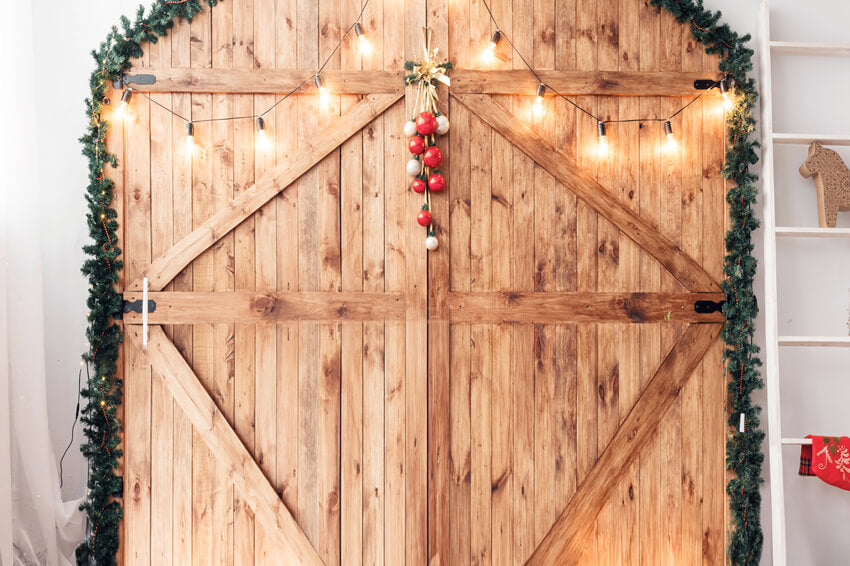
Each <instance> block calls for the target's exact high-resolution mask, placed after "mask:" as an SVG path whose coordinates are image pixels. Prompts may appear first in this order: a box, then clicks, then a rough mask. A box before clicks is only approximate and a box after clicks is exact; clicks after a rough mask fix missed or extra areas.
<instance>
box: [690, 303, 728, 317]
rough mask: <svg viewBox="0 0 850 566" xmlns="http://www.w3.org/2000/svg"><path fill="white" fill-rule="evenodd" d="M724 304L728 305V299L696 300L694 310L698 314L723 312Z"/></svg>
mask: <svg viewBox="0 0 850 566" xmlns="http://www.w3.org/2000/svg"><path fill="white" fill-rule="evenodd" d="M724 305H726V301H695V302H694V312H696V313H697V314H711V313H714V312H723V307H724Z"/></svg>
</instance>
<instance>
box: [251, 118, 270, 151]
mask: <svg viewBox="0 0 850 566" xmlns="http://www.w3.org/2000/svg"><path fill="white" fill-rule="evenodd" d="M254 122H255V123H256V125H257V147H258V148H259V149H261V150H267V149H270V148H271V146H272V141H271V138H270V137H269V135H268V134H267V133H266V123H265V122H264V121H263V118H262V117H261V116H257V119H256V120H255V121H254Z"/></svg>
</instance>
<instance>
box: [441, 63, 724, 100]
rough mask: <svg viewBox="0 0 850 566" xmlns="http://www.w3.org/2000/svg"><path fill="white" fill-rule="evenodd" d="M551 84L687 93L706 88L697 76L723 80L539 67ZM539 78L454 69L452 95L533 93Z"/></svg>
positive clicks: (602, 91) (582, 89) (564, 90)
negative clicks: (696, 83)
mask: <svg viewBox="0 0 850 566" xmlns="http://www.w3.org/2000/svg"><path fill="white" fill-rule="evenodd" d="M537 72H538V74H539V75H540V78H541V79H542V80H543V82H544V83H546V85H548V86H549V87H550V88H552V89H554V90H557V91H558V92H560V93H561V94H563V95H565V96H596V95H606V96H685V95H697V94H700V93H702V92H704V91H701V90H697V89H695V88H694V81H696V80H720V79H721V78H723V77H722V75H721V74H720V73H717V72H707V73H706V72H688V73H684V72H667V71H649V72H647V71H631V70H629V71H617V70H601V71H565V70H557V71H553V70H537ZM538 84H539V83H538V81H537V79H536V78H535V77H534V75H532V74H531V73H529V72H528V71H527V70H473V69H455V70H452V89H451V92H452V94H453V95H461V94H519V95H528V96H530V95H532V94H534V92H535V91H536V90H537V85H538Z"/></svg>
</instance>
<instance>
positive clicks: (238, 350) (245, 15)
mask: <svg viewBox="0 0 850 566" xmlns="http://www.w3.org/2000/svg"><path fill="white" fill-rule="evenodd" d="M232 5H233V67H234V68H236V69H251V68H252V67H253V65H254V54H253V46H254V2H253V0H233V2H232ZM253 112H254V97H253V96H250V95H237V96H234V97H233V113H234V114H235V115H239V116H245V115H250V114H253ZM254 136H255V133H254V124H253V123H252V122H251V121H250V120H238V121H235V122H234V124H233V194H234V196H237V195H239V194H241V193H242V192H243V191H244V190H246V189H247V188H248V187H250V186H251V185H252V184H253V183H254V178H255V177H254V160H255V154H254V147H255V139H254ZM254 229H255V224H254V218H253V217H250V218H248V219H247V220H245V221H244V222H242V223H241V224H239V225H238V226H237V227H236V229H235V231H234V249H233V263H234V289H236V290H238V291H253V290H254V289H255V288H256V277H257V276H256V262H255V253H256V250H255V237H254ZM233 340H234V346H233V347H234V352H235V359H234V384H233V388H234V417H233V428H234V429H235V430H236V434H237V435H238V436H239V439H240V441H241V442H242V444H244V445H245V448H246V449H247V450H248V452H249V453H250V454H251V455H252V456H253V454H254V448H255V443H254V440H255V439H254V426H255V423H256V390H255V389H256V376H255V368H256V365H255V364H256V333H255V331H254V327H253V325H251V324H239V323H237V324H236V325H235V327H234V337H233ZM255 528H256V526H255V521H254V512H253V511H252V510H251V507H250V506H249V505H248V503H247V501H245V498H244V496H243V495H242V493H240V491H239V490H238V489H237V490H234V491H233V563H234V564H235V565H236V566H253V564H254V554H255V549H256V541H255Z"/></svg>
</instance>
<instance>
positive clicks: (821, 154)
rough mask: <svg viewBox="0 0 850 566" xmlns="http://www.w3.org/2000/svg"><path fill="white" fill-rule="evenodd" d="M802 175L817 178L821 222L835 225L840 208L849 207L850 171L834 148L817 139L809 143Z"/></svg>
mask: <svg viewBox="0 0 850 566" xmlns="http://www.w3.org/2000/svg"><path fill="white" fill-rule="evenodd" d="M800 175H802V176H803V177H806V178H809V177H814V180H815V187H816V188H817V194H818V225H819V226H820V227H821V228H835V224H836V223H837V222H838V211H839V210H850V170H848V169H847V166H846V165H845V164H844V160H843V159H841V156H840V155H838V153H836V152H835V151H833V150H831V149H827V148H825V147H823V146H822V145H821V144H819V143H818V142H814V143H812V145H810V146H809V155H808V157H807V158H806V160H805V161H804V162H803V164H802V165H800Z"/></svg>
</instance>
